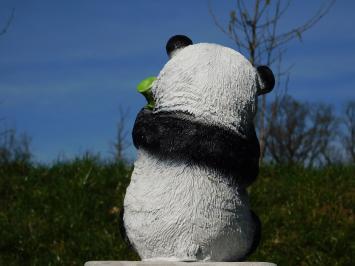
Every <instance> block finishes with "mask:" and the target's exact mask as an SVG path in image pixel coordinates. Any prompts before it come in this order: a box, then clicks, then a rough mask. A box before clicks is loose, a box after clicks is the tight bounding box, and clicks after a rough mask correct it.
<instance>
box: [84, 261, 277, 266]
mask: <svg viewBox="0 0 355 266" xmlns="http://www.w3.org/2000/svg"><path fill="white" fill-rule="evenodd" d="M163 265H167V266H184V265H185V266H276V264H274V263H270V262H168V261H155V262H154V261H89V262H86V263H85V266H163Z"/></svg>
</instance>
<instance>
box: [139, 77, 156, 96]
mask: <svg viewBox="0 0 355 266" xmlns="http://www.w3.org/2000/svg"><path fill="white" fill-rule="evenodd" d="M156 79H157V78H156V77H148V78H146V79H143V80H142V81H141V82H140V83H139V84H138V86H137V91H139V92H140V93H143V92H146V91H148V90H150V89H151V88H152V85H153V82H154V81H155V80H156Z"/></svg>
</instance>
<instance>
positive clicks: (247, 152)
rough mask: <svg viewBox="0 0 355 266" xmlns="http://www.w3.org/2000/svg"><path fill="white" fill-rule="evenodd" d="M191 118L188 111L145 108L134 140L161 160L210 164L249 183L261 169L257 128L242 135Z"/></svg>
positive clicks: (245, 184)
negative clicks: (158, 111)
mask: <svg viewBox="0 0 355 266" xmlns="http://www.w3.org/2000/svg"><path fill="white" fill-rule="evenodd" d="M189 118H190V119H189ZM192 119H193V116H192V115H189V114H185V113H172V112H165V113H156V114H154V113H153V112H152V111H150V110H148V109H146V108H143V109H142V110H141V111H140V112H139V114H138V115H137V119H136V122H135V125H134V128H133V133H132V135H133V143H134V145H135V147H136V148H137V149H140V148H142V149H145V150H147V151H149V152H150V153H152V154H153V155H155V156H158V157H159V158H160V159H162V160H173V161H178V162H183V163H185V164H197V165H202V166H206V167H210V168H212V169H215V170H218V171H220V172H223V173H225V174H228V175H229V174H230V175H233V176H234V177H235V178H237V180H238V183H239V185H241V186H245V187H246V186H248V185H250V184H251V183H252V182H253V181H254V180H255V179H256V177H257V175H258V172H259V154H260V150H259V142H258V139H257V137H256V134H255V129H254V128H253V129H252V130H250V132H251V133H250V134H249V136H248V137H247V138H242V137H241V136H239V135H237V134H236V133H234V132H232V131H230V130H227V129H223V128H221V127H218V126H208V125H205V124H202V123H198V122H195V121H193V120H192Z"/></svg>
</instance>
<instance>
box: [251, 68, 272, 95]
mask: <svg viewBox="0 0 355 266" xmlns="http://www.w3.org/2000/svg"><path fill="white" fill-rule="evenodd" d="M256 69H257V71H258V74H259V78H260V89H259V91H258V95H262V94H265V93H268V92H270V91H272V89H273V88H274V86H275V77H274V74H273V73H272V70H271V69H270V68H269V67H267V66H258V67H257V68H256Z"/></svg>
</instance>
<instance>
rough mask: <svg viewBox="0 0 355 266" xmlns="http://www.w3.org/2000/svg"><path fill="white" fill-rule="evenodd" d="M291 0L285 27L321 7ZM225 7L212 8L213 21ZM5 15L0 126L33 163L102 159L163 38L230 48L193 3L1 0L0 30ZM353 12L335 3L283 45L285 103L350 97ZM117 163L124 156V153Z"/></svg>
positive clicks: (202, 6) (153, 70) (158, 64)
mask: <svg viewBox="0 0 355 266" xmlns="http://www.w3.org/2000/svg"><path fill="white" fill-rule="evenodd" d="M294 2H295V4H294V5H292V6H291V8H290V11H291V12H289V13H288V15H287V16H286V17H285V20H284V21H283V24H282V27H284V28H285V29H287V28H288V27H291V26H294V25H297V24H300V23H302V22H303V21H305V19H306V18H307V17H309V16H310V15H311V14H312V13H313V12H314V11H315V10H316V8H317V6H318V3H317V2H321V1H312V2H311V1H306V0H302V1H294ZM310 2H311V3H310ZM233 4H234V1H212V6H213V9H214V10H215V12H216V15H217V16H218V17H219V18H221V21H222V22H226V21H227V18H228V14H229V12H230V10H231V9H232V7H233ZM11 8H15V18H14V20H13V22H12V24H11V26H10V28H9V31H8V32H7V34H5V35H3V36H1V37H0V73H1V74H0V118H5V120H4V121H2V123H3V126H5V127H16V129H17V130H18V131H20V132H26V133H27V134H28V135H29V136H31V137H32V151H33V153H34V155H35V160H37V161H41V162H51V161H53V160H55V159H56V158H57V157H58V155H61V156H65V157H67V158H71V157H72V156H75V155H79V154H80V153H82V152H84V151H86V150H90V151H93V152H100V153H101V155H103V156H104V157H105V156H109V155H110V150H111V148H110V143H111V142H112V141H114V138H115V133H116V122H117V120H118V115H119V112H118V110H119V107H120V106H121V107H122V108H129V110H130V115H129V117H128V120H127V130H128V131H131V129H132V126H133V122H134V119H135V116H136V114H137V112H138V111H139V109H140V108H141V107H142V106H143V105H144V104H145V100H144V98H143V97H142V96H141V95H139V94H138V93H137V92H136V85H137V84H138V83H139V81H141V80H142V79H143V78H145V77H147V76H152V75H153V76H154V75H157V74H158V73H159V71H160V69H161V68H162V67H163V66H164V64H165V63H166V62H167V59H168V58H167V55H166V53H165V44H166V41H167V40H168V39H169V37H171V36H172V35H175V34H185V35H187V36H189V37H190V38H191V39H192V40H193V41H194V43H198V42H211V43H219V44H222V45H225V46H229V47H232V48H236V47H235V46H234V45H233V43H232V42H231V41H230V40H229V39H228V38H227V37H226V36H225V35H224V34H223V33H222V32H220V31H219V29H218V28H217V27H216V26H215V24H214V22H213V20H212V18H211V16H210V15H209V12H208V2H207V1H203V0H195V1H188V0H185V1H182V0H181V1H167V0H154V1H153V0H151V1H148V0H146V1H143V0H140V1H138V0H129V1H114V0H105V1H99V0H95V1H94V0H77V1H69V0H66V1H51V0H32V1H24V0H22V1H20V0H11V1H8V0H2V1H1V2H0V25H4V24H5V22H6V19H7V17H8V16H9V14H10V13H11ZM354 10H355V2H354V1H346V0H338V1H337V2H336V4H335V6H334V7H333V8H332V10H331V11H330V13H329V14H327V16H326V17H325V18H324V19H322V20H321V21H320V22H319V23H318V24H317V25H316V26H315V27H314V28H312V29H311V30H309V31H308V32H306V33H305V34H304V35H303V41H302V42H299V41H297V40H296V41H293V42H291V43H290V45H289V46H288V48H287V54H286V56H285V58H284V62H285V64H286V65H294V66H293V68H292V72H291V81H290V84H289V93H290V94H291V95H292V96H294V97H296V98H297V99H300V100H307V101H311V102H326V103H330V104H333V105H334V106H336V107H337V108H338V109H340V108H341V106H342V104H343V103H344V102H346V101H348V100H351V99H352V100H354V99H355V67H354V63H355V30H354V29H353V28H354V26H355V18H354V15H353V11H354ZM127 155H128V156H129V157H131V158H133V157H134V155H135V152H134V148H133V147H131V149H130V150H129V151H128V153H127Z"/></svg>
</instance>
